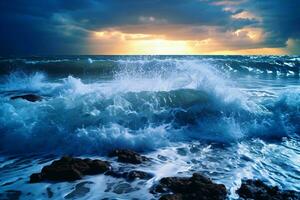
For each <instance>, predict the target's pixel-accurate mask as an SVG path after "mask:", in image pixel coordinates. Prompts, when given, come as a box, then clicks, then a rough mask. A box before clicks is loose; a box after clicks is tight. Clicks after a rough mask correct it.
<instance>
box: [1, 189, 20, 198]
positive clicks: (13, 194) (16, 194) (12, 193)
mask: <svg viewBox="0 0 300 200" xmlns="http://www.w3.org/2000/svg"><path fill="white" fill-rule="evenodd" d="M21 195H22V192H21V191H19V190H6V191H5V192H4V193H0V199H1V200H19V199H20V197H21Z"/></svg>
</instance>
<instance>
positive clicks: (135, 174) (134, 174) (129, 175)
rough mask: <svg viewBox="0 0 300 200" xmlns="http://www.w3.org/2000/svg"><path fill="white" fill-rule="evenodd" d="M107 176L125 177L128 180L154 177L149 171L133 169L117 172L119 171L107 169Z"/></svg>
mask: <svg viewBox="0 0 300 200" xmlns="http://www.w3.org/2000/svg"><path fill="white" fill-rule="evenodd" d="M105 175H106V176H112V177H114V178H124V179H126V180H127V181H134V180H135V179H143V180H148V179H151V178H152V177H153V175H152V174H150V173H148V172H143V171H139V170H132V171H130V172H117V171H113V170H110V171H107V172H106V173H105Z"/></svg>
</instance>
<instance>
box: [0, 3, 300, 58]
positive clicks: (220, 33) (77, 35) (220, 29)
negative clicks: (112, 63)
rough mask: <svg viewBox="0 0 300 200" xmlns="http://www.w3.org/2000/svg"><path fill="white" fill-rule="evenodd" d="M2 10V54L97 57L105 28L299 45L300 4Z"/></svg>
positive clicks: (238, 44) (233, 45) (242, 44)
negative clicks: (97, 39)
mask: <svg viewBox="0 0 300 200" xmlns="http://www.w3.org/2000/svg"><path fill="white" fill-rule="evenodd" d="M0 6H1V13H0V23H1V37H0V42H1V47H0V54H1V55H28V54H29V55H33V54H39V55H43V54H89V53H98V52H93V51H91V49H90V48H89V45H90V42H89V37H90V35H91V33H93V32H97V31H107V30H113V31H119V32H122V33H124V34H148V35H165V37H166V38H167V39H169V40H186V41H189V40H191V41H202V40H206V39H212V40H214V41H216V43H217V44H219V46H218V45H216V46H215V48H216V50H218V51H220V50H223V49H224V48H226V49H233V50H235V49H238V50H242V49H252V48H286V47H287V45H288V41H289V42H291V41H296V42H294V43H293V52H292V53H299V52H297V51H298V49H299V48H298V47H297V45H298V44H299V42H297V41H299V39H300V26H299V25H298V23H299V20H300V14H299V11H298V10H299V7H300V1H298V0H290V1H282V0H264V1H260V0H240V1H238V0H235V1H233V0H231V1H230V0H215V1H214V0H185V1H183V0H53V1H39V0H27V1H23V0H10V1H8V0H4V1H1V2H0ZM249 13H250V14H251V15H250V14H249ZM253 31H254V33H255V34H256V35H255V34H254V36H253V37H252V36H251V34H252V32H253ZM252 35H253V34H252ZM257 35H258V36H257ZM255 37H259V38H258V39H256V38H255ZM101 45H103V46H105V45H109V42H108V43H106V44H104V43H103V44H101V43H99V49H100V50H101ZM111 45H113V44H111ZM295 49H296V50H295ZM100 53H105V50H103V52H101V51H100Z"/></svg>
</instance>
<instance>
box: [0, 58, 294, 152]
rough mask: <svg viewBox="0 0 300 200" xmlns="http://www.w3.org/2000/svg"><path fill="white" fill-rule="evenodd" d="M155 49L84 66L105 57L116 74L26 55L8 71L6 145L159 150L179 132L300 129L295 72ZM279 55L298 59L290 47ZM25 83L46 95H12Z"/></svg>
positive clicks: (214, 134) (286, 132) (287, 133)
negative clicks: (162, 54)
mask: <svg viewBox="0 0 300 200" xmlns="http://www.w3.org/2000/svg"><path fill="white" fill-rule="evenodd" d="M150 58H151V57H150ZM150 58H147V59H146V60H141V58H136V59H133V58H132V59H128V58H127V59H124V58H122V59H123V60H122V59H121V60H120V58H118V60H112V61H111V60H110V61H102V60H98V61H97V60H93V61H90V60H88V63H86V64H87V65H86V66H87V68H88V67H89V65H90V64H94V63H97V62H99V63H101V64H102V65H105V67H106V69H109V70H110V73H111V77H110V78H108V77H104V76H103V74H101V73H100V75H99V76H98V74H97V73H95V74H93V75H91V76H88V73H87V74H84V73H79V74H80V75H81V76H84V75H85V77H84V78H74V77H73V76H68V75H64V74H60V75H59V76H54V74H51V70H52V69H51V67H49V69H47V70H50V69H51V70H50V72H49V71H47V70H45V71H46V72H47V73H42V72H40V71H43V70H37V69H40V67H43V66H44V64H45V63H46V64H47V65H48V64H49V62H50V61H37V62H34V63H31V62H30V63H29V65H31V67H33V66H34V67H35V68H30V70H33V71H35V72H33V73H28V72H26V70H27V69H26V68H24V69H25V70H23V71H17V72H11V73H10V74H5V75H2V76H1V86H0V89H1V93H0V95H1V98H0V101H1V106H0V116H1V117H0V131H1V138H2V140H1V142H0V147H1V149H2V150H3V151H6V152H23V151H24V149H26V150H27V151H28V152H39V151H47V152H49V151H50V152H51V151H58V152H72V153H75V154H76V153H78V154H80V153H104V152H106V151H109V150H111V149H113V148H115V147H124V148H125V147H126V148H133V149H137V150H138V149H143V150H153V149H156V148H158V147H162V146H167V145H169V144H170V143H174V142H183V141H193V140H201V141H210V142H217V143H232V142H239V141H243V140H248V139H250V138H256V137H259V138H262V139H266V140H269V139H276V138H282V137H294V136H295V135H296V136H297V135H299V132H300V131H299V125H298V121H299V119H300V117H299V107H298V104H299V102H300V101H299V94H300V92H299V88H298V89H297V87H298V86H297V81H298V79H297V78H296V77H294V78H293V79H292V80H291V79H280V78H279V79H277V80H274V79H273V80H272V82H270V79H265V78H262V77H256V76H254V77H250V78H249V77H248V76H236V75H234V76H233V75H232V74H228V71H227V72H226V73H225V72H224V71H223V70H222V69H221V68H220V67H219V66H216V65H212V64H209V63H208V62H204V61H203V60H206V61H207V60H210V59H211V58H206V57H204V58H201V59H202V60H201V59H200V60H199V59H198V60H197V59H195V58H192V59H190V60H187V58H181V57H179V58H177V57H176V58H163V59H162V58H159V57H158V58H157V57H154V58H153V59H150ZM226 59H227V60H226ZM251 59H254V60H257V59H260V60H261V59H263V58H261V57H258V58H251V57H237V58H236V57H229V58H224V57H220V58H219V57H217V58H216V60H213V61H214V62H219V61H218V60H221V61H222V62H228V63H230V62H233V61H232V60H235V62H238V61H239V62H244V60H251ZM269 59H271V60H274V59H275V58H269ZM278 59H290V60H291V59H295V62H298V60H297V59H296V58H291V57H284V58H281V57H280V58H278ZM5 62H6V61H5ZM27 62H28V61H27ZM65 62H70V63H72V62H76V61H69V60H67V61H65V60H63V61H61V60H59V61H55V62H54V61H51V65H53V67H56V68H55V69H54V70H58V71H59V70H61V69H62V68H61V67H62V66H63V65H64V64H66V63H65ZM80 62H84V61H82V60H81V61H80ZM102 62H104V63H102ZM58 63H59V64H58ZM107 63H114V67H113V68H110V65H107ZM224 66H225V67H226V65H224ZM224 66H223V67H224ZM68 67H70V68H72V64H70V66H68ZM68 67H66V68H65V73H70V74H72V73H73V72H74V71H75V72H76V73H77V72H78V71H77V69H78V66H74V71H72V70H69V68H68ZM294 67H295V66H294ZM79 68H82V69H84V67H83V66H81V67H79ZM14 70H15V68H13V70H12V71H14ZM88 70H89V69H87V71H88ZM60 73H61V72H60ZM61 77H63V78H61ZM289 87H291V88H289ZM28 93H33V94H37V95H41V96H42V97H43V101H41V102H35V103H31V102H27V101H24V100H15V101H12V100H11V99H10V97H12V96H14V95H20V94H28ZM11 143H16V145H14V146H11V145H9V144H11ZM25 147H26V148H25Z"/></svg>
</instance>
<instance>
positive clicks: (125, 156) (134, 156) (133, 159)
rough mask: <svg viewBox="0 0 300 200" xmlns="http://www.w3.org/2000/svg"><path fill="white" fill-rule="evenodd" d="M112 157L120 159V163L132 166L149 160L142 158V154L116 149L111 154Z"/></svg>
mask: <svg viewBox="0 0 300 200" xmlns="http://www.w3.org/2000/svg"><path fill="white" fill-rule="evenodd" d="M108 156H110V157H118V161H119V162H123V163H131V164H141V163H143V162H144V161H148V160H149V158H147V157H145V156H141V155H140V154H138V153H136V152H134V151H131V150H128V149H116V150H114V151H112V152H110V153H109V155H108Z"/></svg>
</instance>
